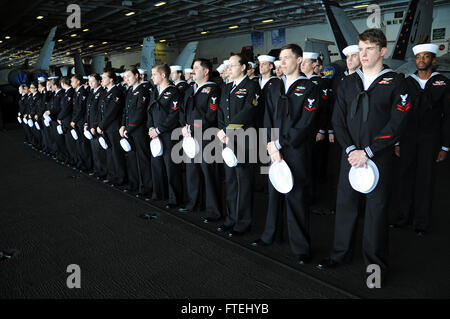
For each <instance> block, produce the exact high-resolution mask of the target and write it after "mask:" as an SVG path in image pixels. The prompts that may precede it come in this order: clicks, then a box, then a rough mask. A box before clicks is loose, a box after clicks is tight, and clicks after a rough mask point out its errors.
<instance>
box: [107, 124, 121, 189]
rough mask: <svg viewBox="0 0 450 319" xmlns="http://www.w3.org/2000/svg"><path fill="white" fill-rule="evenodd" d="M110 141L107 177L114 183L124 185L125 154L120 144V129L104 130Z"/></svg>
mask: <svg viewBox="0 0 450 319" xmlns="http://www.w3.org/2000/svg"><path fill="white" fill-rule="evenodd" d="M103 134H104V135H106V138H107V139H108V141H109V145H108V146H109V147H108V149H107V150H106V166H107V172H108V173H107V177H106V178H107V179H108V180H109V181H111V183H113V184H117V185H122V184H123V183H125V181H126V168H125V167H126V162H125V154H124V151H123V149H122V147H121V146H120V138H121V137H120V134H119V130H114V129H113V130H109V131H104V132H103Z"/></svg>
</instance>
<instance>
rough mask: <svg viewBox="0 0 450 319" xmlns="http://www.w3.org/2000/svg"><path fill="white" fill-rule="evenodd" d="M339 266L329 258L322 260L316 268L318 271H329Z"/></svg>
mask: <svg viewBox="0 0 450 319" xmlns="http://www.w3.org/2000/svg"><path fill="white" fill-rule="evenodd" d="M337 266H339V263H338V262H337V261H335V260H333V259H331V258H325V259H324V260H322V261H321V262H320V263H319V264H318V265H317V268H319V269H330V268H335V267H337Z"/></svg>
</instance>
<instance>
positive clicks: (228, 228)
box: [217, 225, 233, 231]
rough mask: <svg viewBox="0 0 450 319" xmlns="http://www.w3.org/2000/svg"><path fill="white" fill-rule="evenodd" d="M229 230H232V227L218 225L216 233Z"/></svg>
mask: <svg viewBox="0 0 450 319" xmlns="http://www.w3.org/2000/svg"><path fill="white" fill-rule="evenodd" d="M231 228H233V226H227V225H220V226H219V227H217V231H227V230H230V229H231Z"/></svg>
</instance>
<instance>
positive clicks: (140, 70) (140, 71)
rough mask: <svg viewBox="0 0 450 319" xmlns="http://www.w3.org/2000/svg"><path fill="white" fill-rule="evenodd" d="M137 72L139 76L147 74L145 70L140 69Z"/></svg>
mask: <svg viewBox="0 0 450 319" xmlns="http://www.w3.org/2000/svg"><path fill="white" fill-rule="evenodd" d="M138 72H139V74H147V70H145V69H141V68H139V69H138Z"/></svg>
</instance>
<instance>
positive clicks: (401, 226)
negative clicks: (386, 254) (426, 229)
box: [389, 223, 406, 229]
mask: <svg viewBox="0 0 450 319" xmlns="http://www.w3.org/2000/svg"><path fill="white" fill-rule="evenodd" d="M389 228H392V229H403V228H406V225H405V224H401V223H394V224H389Z"/></svg>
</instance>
